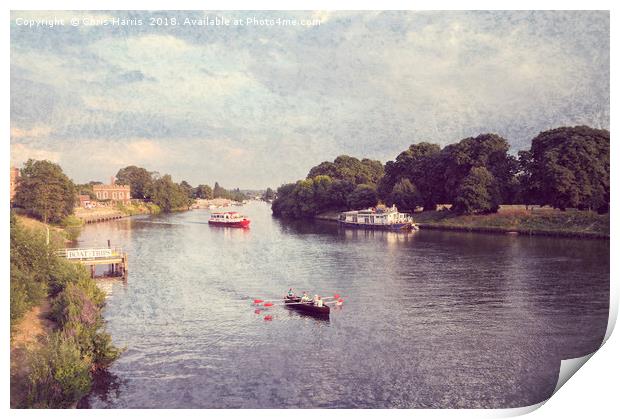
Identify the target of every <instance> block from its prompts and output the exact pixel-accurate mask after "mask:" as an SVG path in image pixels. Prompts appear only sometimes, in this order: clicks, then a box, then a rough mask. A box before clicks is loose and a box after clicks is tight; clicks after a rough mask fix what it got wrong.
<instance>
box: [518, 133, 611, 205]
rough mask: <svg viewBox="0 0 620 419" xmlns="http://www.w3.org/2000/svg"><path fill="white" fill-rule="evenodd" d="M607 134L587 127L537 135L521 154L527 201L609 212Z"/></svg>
mask: <svg viewBox="0 0 620 419" xmlns="http://www.w3.org/2000/svg"><path fill="white" fill-rule="evenodd" d="M609 144H610V139H609V131H607V130H599V129H594V128H590V127H586V126H578V127H571V128H567V127H563V128H557V129H553V130H549V131H545V132H542V133H540V134H539V135H538V136H537V137H536V138H534V139H533V140H532V147H531V149H530V151H529V152H525V153H521V156H520V157H521V158H520V162H521V166H522V169H523V171H524V175H523V177H524V179H526V180H527V182H528V183H529V189H528V191H527V192H528V194H529V198H530V199H529V200H530V201H531V202H534V203H537V204H541V205H552V206H553V207H555V208H560V209H562V210H563V209H566V208H578V209H593V210H597V211H599V212H608V211H609V200H610V186H609V185H610V183H609V180H610V171H609V169H610V167H609Z"/></svg>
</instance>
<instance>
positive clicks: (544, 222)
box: [315, 209, 609, 239]
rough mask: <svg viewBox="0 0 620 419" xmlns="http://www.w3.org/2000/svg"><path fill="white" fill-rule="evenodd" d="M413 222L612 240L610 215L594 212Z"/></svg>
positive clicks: (328, 215) (441, 215)
mask: <svg viewBox="0 0 620 419" xmlns="http://www.w3.org/2000/svg"><path fill="white" fill-rule="evenodd" d="M338 214H339V213H338V212H336V211H330V212H325V213H322V214H319V215H317V216H316V217H315V218H317V219H320V220H329V221H337V220H338ZM413 219H414V221H415V222H416V223H417V224H418V225H419V226H420V228H422V229H436V230H451V231H469V232H481V233H518V234H525V235H544V236H560V237H578V238H596V239H608V238H609V214H603V215H600V214H597V213H595V212H591V211H571V210H567V211H559V210H552V209H544V210H540V209H538V210H535V211H532V210H526V209H507V210H500V212H498V213H495V214H483V215H456V214H454V213H453V212H451V211H448V210H444V211H426V212H416V213H414V215H413Z"/></svg>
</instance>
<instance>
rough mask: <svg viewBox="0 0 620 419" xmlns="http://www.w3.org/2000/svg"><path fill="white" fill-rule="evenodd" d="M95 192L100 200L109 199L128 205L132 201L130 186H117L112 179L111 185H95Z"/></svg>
mask: <svg viewBox="0 0 620 419" xmlns="http://www.w3.org/2000/svg"><path fill="white" fill-rule="evenodd" d="M93 192H94V193H95V195H96V196H97V199H98V200H106V199H109V200H111V201H114V202H123V203H125V204H128V203H129V201H130V199H131V189H130V187H129V185H117V184H116V182H115V181H114V178H112V182H111V184H109V185H93Z"/></svg>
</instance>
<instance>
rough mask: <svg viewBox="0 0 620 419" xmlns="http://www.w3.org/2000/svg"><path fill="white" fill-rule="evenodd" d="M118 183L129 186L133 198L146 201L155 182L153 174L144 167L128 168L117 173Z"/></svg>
mask: <svg viewBox="0 0 620 419" xmlns="http://www.w3.org/2000/svg"><path fill="white" fill-rule="evenodd" d="M116 182H117V183H118V184H119V185H129V187H130V190H131V197H132V198H135V199H145V198H148V192H149V189H150V187H151V183H152V182H153V173H151V172H149V171H148V170H146V169H145V168H143V167H137V166H127V167H125V168H123V169H120V170H119V171H118V173H116Z"/></svg>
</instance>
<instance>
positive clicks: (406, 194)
mask: <svg viewBox="0 0 620 419" xmlns="http://www.w3.org/2000/svg"><path fill="white" fill-rule="evenodd" d="M389 204H395V205H396V207H397V208H398V209H399V210H401V211H407V212H413V211H415V209H416V208H417V207H418V206H420V205H424V204H423V199H422V196H421V195H420V193H419V192H418V190H417V188H416V187H415V185H413V183H411V181H410V180H409V179H407V178H403V179H401V180H399V181H398V182H397V183H396V185H394V188H392V192H391V194H390V199H389V202H388V205H389Z"/></svg>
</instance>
